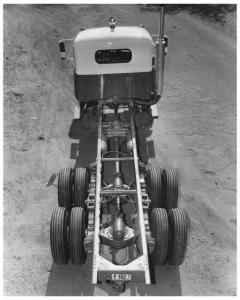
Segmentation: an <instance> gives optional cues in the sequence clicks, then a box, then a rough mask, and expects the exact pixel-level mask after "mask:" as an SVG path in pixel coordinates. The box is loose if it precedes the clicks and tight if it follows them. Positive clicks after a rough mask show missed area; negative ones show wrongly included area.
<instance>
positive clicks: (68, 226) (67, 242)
mask: <svg viewBox="0 0 240 300" xmlns="http://www.w3.org/2000/svg"><path fill="white" fill-rule="evenodd" d="M85 230H86V214H85V211H84V209H83V208H82V207H74V208H72V210H71V213H70V214H69V211H68V210H67V208H66V207H57V208H56V209H55V210H54V211H53V214H52V219H51V225H50V244H51V252H52V257H53V260H54V262H55V263H56V264H58V265H64V264H67V263H68V261H69V258H71V262H72V263H73V264H77V265H82V264H84V263H85V261H86V257H87V255H86V252H85V250H84V238H85Z"/></svg>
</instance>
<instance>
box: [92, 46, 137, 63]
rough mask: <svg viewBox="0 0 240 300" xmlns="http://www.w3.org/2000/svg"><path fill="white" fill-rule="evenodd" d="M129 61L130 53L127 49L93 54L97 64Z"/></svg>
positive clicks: (99, 51) (100, 51) (108, 50)
mask: <svg viewBox="0 0 240 300" xmlns="http://www.w3.org/2000/svg"><path fill="white" fill-rule="evenodd" d="M131 59H132V52H131V50H129V49H107V50H98V51H97V52H96V53H95V60H96V62H97V63H98V64H119V63H128V62H130V61H131Z"/></svg>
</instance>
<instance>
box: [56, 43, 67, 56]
mask: <svg viewBox="0 0 240 300" xmlns="http://www.w3.org/2000/svg"><path fill="white" fill-rule="evenodd" d="M58 45H59V51H60V57H61V59H66V50H65V43H64V41H63V40H61V41H59V42H58Z"/></svg>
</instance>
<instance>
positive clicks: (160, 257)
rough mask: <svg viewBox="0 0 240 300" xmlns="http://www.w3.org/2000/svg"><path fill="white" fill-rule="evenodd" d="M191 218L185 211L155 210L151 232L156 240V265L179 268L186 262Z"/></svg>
mask: <svg viewBox="0 0 240 300" xmlns="http://www.w3.org/2000/svg"><path fill="white" fill-rule="evenodd" d="M189 225H190V223H189V218H188V216H187V214H186V213H185V211H184V210H182V209H179V208H173V209H170V210H169V211H168V212H167V210H166V209H164V208H155V209H154V210H153V212H152V215H151V231H152V235H153V237H154V238H155V249H154V251H153V253H152V259H153V263H154V264H156V265H164V264H166V262H168V264H169V265H173V266H178V265H181V264H182V263H183V261H184V258H185V254H186V249H187V243H188V232H189Z"/></svg>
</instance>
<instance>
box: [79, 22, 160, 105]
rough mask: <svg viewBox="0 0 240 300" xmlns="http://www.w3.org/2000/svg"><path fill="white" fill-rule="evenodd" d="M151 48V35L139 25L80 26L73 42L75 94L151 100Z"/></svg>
mask: <svg viewBox="0 0 240 300" xmlns="http://www.w3.org/2000/svg"><path fill="white" fill-rule="evenodd" d="M154 49H155V44H154V42H153V40H152V37H151V35H150V34H149V33H148V31H147V30H146V29H145V28H142V27H140V26H139V27H135V26H131V27H130V26H116V27H114V28H110V27H100V28H92V29H86V30H81V31H80V32H79V33H78V35H77V36H76V38H75V40H74V42H73V50H74V60H75V70H74V87H75V96H76V98H77V99H78V101H79V102H89V101H94V100H99V99H101V100H107V99H116V100H119V99H139V100H145V101H150V99H151V98H152V97H153V95H154V92H155V87H154V77H155V68H154V65H153V61H154V59H153V58H154V56H155V54H154Z"/></svg>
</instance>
